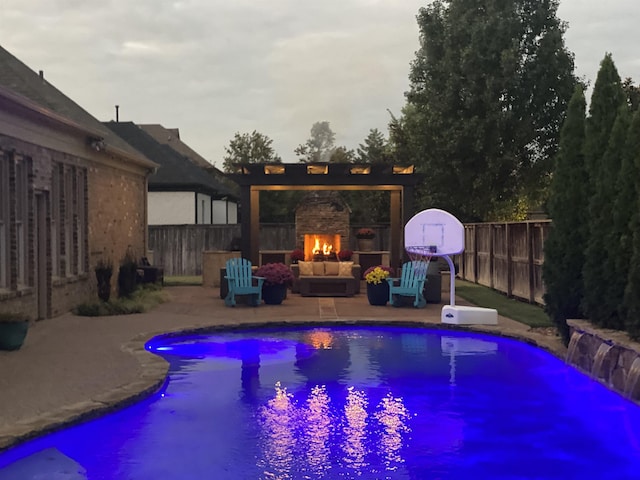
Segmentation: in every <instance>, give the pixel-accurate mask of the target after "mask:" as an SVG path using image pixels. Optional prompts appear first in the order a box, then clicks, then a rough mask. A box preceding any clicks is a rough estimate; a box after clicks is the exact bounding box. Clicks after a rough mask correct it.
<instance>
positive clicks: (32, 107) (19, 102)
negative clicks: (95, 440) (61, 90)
mask: <svg viewBox="0 0 640 480" xmlns="http://www.w3.org/2000/svg"><path fill="white" fill-rule="evenodd" d="M3 101H4V102H7V103H9V104H12V105H13V106H16V107H18V108H20V109H24V110H26V111H27V112H28V113H30V114H32V115H34V116H36V117H40V118H44V119H45V120H47V121H49V122H51V123H52V124H54V125H56V126H59V127H62V128H64V129H66V130H69V131H71V132H73V133H77V134H80V135H84V136H86V137H88V138H87V144H88V145H89V146H90V147H91V148H93V149H94V150H96V151H97V152H100V151H106V152H108V153H113V154H114V155H117V156H119V157H121V158H125V159H127V160H129V161H131V162H134V163H135V164H137V165H139V166H141V167H145V168H148V169H149V170H155V169H156V168H158V164H157V163H155V162H152V161H151V160H149V159H148V158H147V157H145V156H138V155H134V154H132V153H129V152H127V151H125V150H123V149H121V148H119V147H116V146H114V145H112V144H110V143H109V142H108V140H105V136H104V134H103V133H102V132H100V131H98V130H94V129H92V128H87V127H85V126H83V125H80V124H79V123H76V122H74V121H73V120H70V119H69V118H67V117H65V116H63V115H60V114H58V113H56V112H54V111H52V110H49V109H48V108H45V107H43V106H41V105H39V104H38V103H36V102H34V101H33V100H31V99H29V98H27V97H24V96H22V95H20V94H18V93H16V92H14V91H13V90H11V89H8V88H6V87H4V86H2V85H0V103H1V102H3ZM113 134H114V135H117V134H116V133H115V132H114V133H113Z"/></svg>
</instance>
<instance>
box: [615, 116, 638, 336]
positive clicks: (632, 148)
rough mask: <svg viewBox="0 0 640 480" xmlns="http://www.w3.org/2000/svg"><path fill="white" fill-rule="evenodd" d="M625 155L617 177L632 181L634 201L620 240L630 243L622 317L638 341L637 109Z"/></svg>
mask: <svg viewBox="0 0 640 480" xmlns="http://www.w3.org/2000/svg"><path fill="white" fill-rule="evenodd" d="M625 154H626V155H625V158H624V164H623V168H622V171H621V173H620V176H621V178H622V176H623V175H625V174H626V175H627V178H626V180H629V179H630V180H631V181H632V182H633V184H634V198H633V200H632V201H631V202H630V205H629V208H631V209H632V213H631V219H630V221H629V237H627V238H625V239H623V240H622V242H623V244H626V243H627V241H630V243H631V247H630V250H631V256H630V261H629V273H628V277H627V284H626V288H625V292H624V301H623V303H622V309H621V310H622V312H621V316H622V318H623V320H624V323H625V329H626V331H627V332H628V333H629V334H630V335H631V337H633V338H635V339H638V338H640V295H639V294H638V292H640V195H639V193H640V110H638V111H636V112H635V114H634V115H633V120H632V122H631V126H630V127H629V134H628V136H627V149H626V152H625ZM625 172H626V173H625Z"/></svg>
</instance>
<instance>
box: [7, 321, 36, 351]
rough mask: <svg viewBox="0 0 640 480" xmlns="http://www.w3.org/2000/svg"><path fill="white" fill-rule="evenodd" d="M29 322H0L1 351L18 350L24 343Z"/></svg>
mask: <svg viewBox="0 0 640 480" xmlns="http://www.w3.org/2000/svg"><path fill="white" fill-rule="evenodd" d="M28 330H29V322H28V321H24V322H0V350H18V349H19V348H20V347H21V346H22V344H23V343H24V339H25V337H26V336H27V331H28Z"/></svg>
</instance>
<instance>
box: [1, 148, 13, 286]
mask: <svg viewBox="0 0 640 480" xmlns="http://www.w3.org/2000/svg"><path fill="white" fill-rule="evenodd" d="M9 200H10V197H9V158H8V157H7V156H6V155H4V154H2V155H0V288H9V286H10V284H9V245H10V243H11V242H10V241H9Z"/></svg>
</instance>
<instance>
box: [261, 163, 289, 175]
mask: <svg viewBox="0 0 640 480" xmlns="http://www.w3.org/2000/svg"><path fill="white" fill-rule="evenodd" d="M264 174H265V175H284V165H265V166H264Z"/></svg>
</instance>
